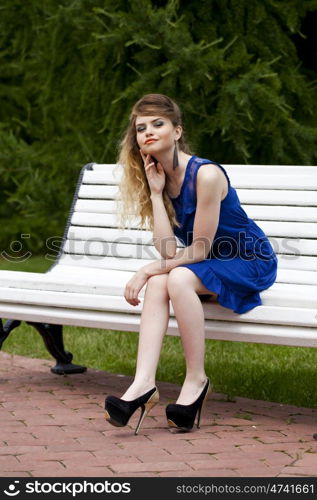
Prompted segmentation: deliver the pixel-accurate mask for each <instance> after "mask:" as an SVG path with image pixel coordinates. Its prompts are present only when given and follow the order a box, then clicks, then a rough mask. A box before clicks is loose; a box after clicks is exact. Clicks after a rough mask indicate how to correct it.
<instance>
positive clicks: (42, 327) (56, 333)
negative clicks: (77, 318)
mask: <svg viewBox="0 0 317 500" xmlns="http://www.w3.org/2000/svg"><path fill="white" fill-rule="evenodd" d="M27 324H28V325H31V326H33V327H34V328H35V329H36V330H37V331H38V332H39V334H40V335H41V336H42V338H43V340H44V344H45V346H46V349H47V350H48V352H49V353H50V354H51V355H52V356H53V358H55V359H56V365H55V366H53V368H51V372H52V373H55V374H56V375H65V374H74V373H83V372H85V371H86V370H87V368H86V367H85V366H81V365H74V364H73V363H72V359H73V355H72V353H71V352H68V351H65V348H64V342H63V325H52V324H49V323H34V322H33V321H27Z"/></svg>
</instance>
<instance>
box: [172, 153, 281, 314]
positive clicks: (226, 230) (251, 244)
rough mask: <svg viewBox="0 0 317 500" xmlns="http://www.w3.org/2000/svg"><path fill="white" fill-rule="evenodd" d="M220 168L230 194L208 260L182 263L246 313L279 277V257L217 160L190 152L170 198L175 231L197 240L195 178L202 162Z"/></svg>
mask: <svg viewBox="0 0 317 500" xmlns="http://www.w3.org/2000/svg"><path fill="white" fill-rule="evenodd" d="M205 164H210V165H211V168H213V167H212V165H216V166H217V167H219V168H220V169H221V170H222V171H223V173H224V174H225V176H226V178H227V180H228V194H227V196H226V197H225V198H224V199H223V200H222V202H221V207H220V216H219V224H218V228H217V232H216V234H215V237H214V241H213V243H212V247H211V250H210V252H209V255H208V256H207V259H205V260H203V261H200V262H194V263H192V264H181V265H180V266H181V267H187V268H188V269H190V270H191V271H193V272H194V273H195V274H196V276H198V278H200V279H201V281H202V283H203V284H204V286H205V287H206V288H208V290H210V291H211V292H213V293H216V294H217V295H218V297H217V301H218V303H219V304H221V305H222V306H224V307H227V308H229V309H232V310H233V311H234V312H235V313H238V314H242V313H245V312H247V311H249V310H250V309H253V308H254V307H256V306H258V305H261V304H262V301H261V298H260V294H259V292H261V291H262V290H265V289H266V288H269V287H270V286H271V285H273V283H274V282H275V280H276V273H277V257H276V254H275V253H274V250H273V248H272V246H271V244H270V242H269V240H268V239H267V237H266V235H265V234H264V232H263V231H262V229H261V228H260V227H259V226H258V225H257V224H256V223H255V222H254V221H253V220H252V219H250V218H249V217H248V216H247V214H246V212H245V211H244V210H243V208H242V207H241V204H240V200H239V198H238V195H237V192H236V190H235V188H233V187H232V186H231V184H230V180H229V177H228V175H227V172H226V171H225V169H224V168H223V167H222V166H221V165H219V164H218V163H216V162H213V161H210V160H207V159H204V158H199V157H197V156H196V155H194V156H192V157H191V158H190V160H189V162H188V164H187V166H186V171H185V177H184V181H183V184H182V187H181V191H180V193H179V195H178V196H177V197H176V198H172V197H170V199H171V202H172V204H173V206H174V209H175V212H176V217H177V220H178V222H179V223H180V227H175V228H174V234H175V236H176V237H177V238H178V239H179V240H180V241H181V242H182V243H183V244H184V245H185V246H189V245H191V243H192V240H193V226H194V218H195V213H196V204H197V198H196V180H197V172H198V170H199V167H201V165H205Z"/></svg>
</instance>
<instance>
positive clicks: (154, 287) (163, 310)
mask: <svg viewBox="0 0 317 500" xmlns="http://www.w3.org/2000/svg"><path fill="white" fill-rule="evenodd" d="M167 279H168V275H167V274H159V275H155V276H152V277H151V278H149V280H148V282H147V286H146V291H145V296H144V303H143V309H142V314H141V323H140V335H139V345H138V357H137V366H136V373H135V378H134V381H133V383H132V384H131V385H130V387H129V388H128V390H127V391H126V392H125V393H124V394H123V396H122V398H121V399H124V400H125V401H131V400H132V399H135V398H137V397H139V396H141V395H142V394H144V393H145V392H147V391H149V390H150V389H152V388H153V387H154V386H155V374H156V370H157V365H158V362H159V358H160V352H161V348H162V341H163V338H164V335H165V333H166V330H167V325H168V320H169V295H168V292H167Z"/></svg>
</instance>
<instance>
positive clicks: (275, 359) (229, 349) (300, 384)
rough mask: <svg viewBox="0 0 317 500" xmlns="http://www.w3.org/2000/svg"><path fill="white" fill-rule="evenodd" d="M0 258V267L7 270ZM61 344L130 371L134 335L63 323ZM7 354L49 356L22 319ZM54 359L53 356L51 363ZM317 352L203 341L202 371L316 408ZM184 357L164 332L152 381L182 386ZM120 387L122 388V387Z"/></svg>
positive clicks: (86, 358)
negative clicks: (204, 352) (203, 357)
mask: <svg viewBox="0 0 317 500" xmlns="http://www.w3.org/2000/svg"><path fill="white" fill-rule="evenodd" d="M50 265H51V262H48V261H44V259H42V258H41V257H34V258H31V259H30V260H29V261H27V262H25V263H21V264H10V269H13V270H14V269H15V270H19V271H21V270H28V271H39V272H44V271H45V270H46V269H47V268H48V267H50ZM8 267H9V266H8V263H7V262H5V261H0V269H8ZM64 338H65V346H66V349H67V350H70V351H71V352H72V353H73V354H74V362H75V363H78V364H83V365H85V366H87V367H88V368H97V369H100V370H106V371H108V372H113V373H121V374H125V375H133V373H134V369H135V359H136V353H137V341H138V334H137V333H130V332H129V333H128V332H112V331H108V330H101V329H92V328H78V327H69V326H66V327H64ZM3 350H5V351H6V352H9V353H12V354H20V355H23V356H29V357H35V358H46V359H52V358H51V356H50V355H49V354H48V353H47V351H46V349H45V347H44V345H43V342H42V340H41V337H40V335H39V334H38V333H37V332H36V331H35V330H34V329H33V328H32V327H30V326H28V325H26V324H25V323H22V325H21V327H19V328H18V329H16V330H14V331H13V332H12V333H11V335H10V336H9V337H8V339H7V340H6V342H5V343H4V345H3ZM53 363H54V361H53V360H52V365H53ZM316 364H317V350H316V349H312V348H301V347H286V346H275V345H272V346H271V345H265V344H251V343H246V342H226V341H214V340H207V341H206V372H207V374H208V375H209V376H210V378H211V380H212V382H213V386H214V390H215V391H216V392H221V393H223V394H225V395H226V397H227V398H228V399H233V398H234V397H235V396H242V397H248V398H252V399H262V400H268V401H276V402H279V403H285V404H294V405H296V406H304V407H308V408H317V391H316V387H317V371H316ZM184 370H185V364H184V356H183V350H182V346H181V342H180V338H179V337H170V336H166V337H165V339H164V343H163V349H162V354H161V359H160V363H159V367H158V373H157V380H159V381H166V382H174V383H177V384H181V383H182V380H183V377H184ZM122 389H124V388H122Z"/></svg>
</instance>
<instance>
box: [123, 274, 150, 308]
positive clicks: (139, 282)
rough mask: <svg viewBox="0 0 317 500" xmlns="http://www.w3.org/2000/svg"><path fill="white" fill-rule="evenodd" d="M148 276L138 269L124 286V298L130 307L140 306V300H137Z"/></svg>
mask: <svg viewBox="0 0 317 500" xmlns="http://www.w3.org/2000/svg"><path fill="white" fill-rule="evenodd" d="M148 278H149V276H148V275H147V274H146V273H145V272H144V271H143V269H142V268H141V269H139V271H137V272H136V273H135V274H134V275H133V276H132V278H131V279H130V280H129V281H128V283H127V284H126V287H125V290H124V298H125V300H126V301H127V302H129V304H131V306H137V305H139V304H140V299H139V298H138V295H139V292H140V290H141V289H142V288H143V287H144V285H145V283H146V282H147V280H148Z"/></svg>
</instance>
